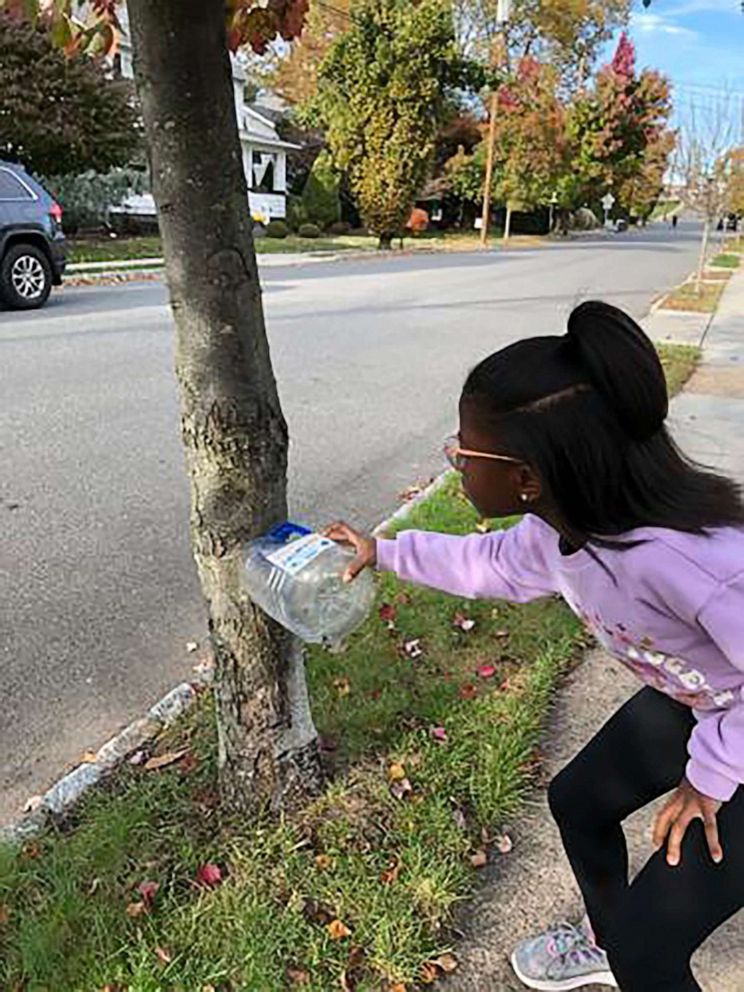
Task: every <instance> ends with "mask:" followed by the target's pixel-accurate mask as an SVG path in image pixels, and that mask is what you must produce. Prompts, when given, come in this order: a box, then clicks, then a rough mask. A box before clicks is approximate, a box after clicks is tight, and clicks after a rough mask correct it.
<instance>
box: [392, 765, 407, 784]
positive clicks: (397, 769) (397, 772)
mask: <svg viewBox="0 0 744 992" xmlns="http://www.w3.org/2000/svg"><path fill="white" fill-rule="evenodd" d="M387 774H388V778H389V779H390V781H391V782H400V780H401V779H402V778H405V777H406V770H405V768H404V767H403V765H401V764H398V762H395V761H394V762H393V764H392V765H390V767H389V768H388V773H387Z"/></svg>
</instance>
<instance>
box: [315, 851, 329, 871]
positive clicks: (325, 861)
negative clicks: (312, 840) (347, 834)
mask: <svg viewBox="0 0 744 992" xmlns="http://www.w3.org/2000/svg"><path fill="white" fill-rule="evenodd" d="M315 867H316V868H317V869H318V871H328V869H329V868H332V867H333V858H331V857H329V855H327V854H316V855H315Z"/></svg>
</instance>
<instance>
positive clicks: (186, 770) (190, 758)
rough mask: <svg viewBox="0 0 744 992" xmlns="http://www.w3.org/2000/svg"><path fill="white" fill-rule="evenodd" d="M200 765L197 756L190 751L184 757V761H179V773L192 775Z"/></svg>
mask: <svg viewBox="0 0 744 992" xmlns="http://www.w3.org/2000/svg"><path fill="white" fill-rule="evenodd" d="M198 767H199V759H198V758H197V756H196V755H195V754H194V752H193V751H189V753H188V754H187V755H186V756H185V757H184V759H183V761H181V762H180V763H179V765H178V771H179V774H181V775H191V774H192V773H193V772H195V771H196V769H197V768H198Z"/></svg>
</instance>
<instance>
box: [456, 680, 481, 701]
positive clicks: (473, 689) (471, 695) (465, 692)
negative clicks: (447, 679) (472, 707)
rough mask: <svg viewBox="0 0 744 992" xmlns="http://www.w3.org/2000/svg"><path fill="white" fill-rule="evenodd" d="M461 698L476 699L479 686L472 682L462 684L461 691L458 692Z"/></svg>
mask: <svg viewBox="0 0 744 992" xmlns="http://www.w3.org/2000/svg"><path fill="white" fill-rule="evenodd" d="M458 695H459V696H460V699H475V697H476V696H477V695H478V688H477V686H474V685H473V683H472V682H466V683H465V685H461V686H460V692H459V693H458Z"/></svg>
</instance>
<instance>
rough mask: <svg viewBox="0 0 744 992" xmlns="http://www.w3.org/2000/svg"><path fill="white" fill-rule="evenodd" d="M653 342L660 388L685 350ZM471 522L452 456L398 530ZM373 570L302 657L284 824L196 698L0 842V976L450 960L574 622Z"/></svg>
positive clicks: (563, 664)
mask: <svg viewBox="0 0 744 992" xmlns="http://www.w3.org/2000/svg"><path fill="white" fill-rule="evenodd" d="M662 357H663V360H664V363H665V368H666V369H667V372H668V374H669V375H670V388H672V387H676V385H677V384H678V383H679V381H680V379H681V376H682V374H683V370H687V371H688V372H689V371H691V369H692V367H693V364H694V358H695V353H694V349H679V348H678V347H677V346H664V348H663V349H662ZM479 524H480V522H479V520H478V518H477V515H476V513H475V511H474V510H473V509H472V508H471V507H470V505H469V504H468V502H467V501H466V499H465V497H464V495H463V494H462V491H461V489H460V487H459V479H458V477H457V476H455V475H454V474H453V475H452V476H450V478H449V479H448V480H447V482H446V483H445V485H444V486H443V487H441V488H440V489H439V490H438V491H437V492H435V493H434V494H433V495H432V496H430V497H429V498H428V499H427V500H426V501H424V502H423V503H421V504H419V505H418V506H416V507H414V508H413V510H412V514H411V516H410V517H409V518H408V519H407V520H406V521H405V522H404V523H403V524H399V525H398V528H399V529H402V528H407V527H419V528H422V529H432V530H441V531H447V532H453V533H461V534H464V533H469V532H472V531H473V530H474V529H476V527H477V526H479ZM377 584H378V600H377V606H376V609H375V610H374V611H373V613H372V615H371V617H370V618H369V620H368V621H367V623H366V624H365V626H364V627H363V628H362V629H361V631H360V632H359V633H358V634H357V635H356V636H355V637H354V638H353V640H352V641H351V643H350V644H349V645H348V648H347V650H346V651H345V652H343V653H341V654H328V653H326V652H324V651H322V650H320V649H313V650H311V651H310V652H309V655H308V681H309V687H310V693H311V697H312V702H313V710H314V713H315V717H316V721H317V724H318V727H319V730H320V733H321V735H322V741H323V747H324V752H325V755H326V758H327V761H328V766H329V774H330V781H329V785H328V788H327V791H326V793H325V794H324V795H323V797H322V798H321V799H319V800H318V801H316V802H315V803H313V804H312V805H311V806H309V808H307V809H306V810H305V811H304V812H303V813H302V814H299V815H296V816H294V817H292V818H288V819H283V820H281V821H278V822H276V821H274V822H272V821H269V820H268V819H264V820H261V821H260V822H257V823H246V822H243V821H241V820H240V819H239V818H236V817H233V816H231V815H230V814H229V813H228V812H227V811H226V810H224V809H223V808H222V807H221V805H220V802H219V798H218V796H217V794H216V789H215V760H216V759H215V754H216V741H215V730H214V718H213V713H212V708H211V702H210V696H209V694H208V693H205V694H203V695H202V696H201V697H200V701H199V702H198V703H197V705H196V706H195V707H194V708H193V709H192V710H191V711H190V713H189V714H188V715H187V716H186V717H185V718H184V719H183V720H182V721H181V722H180V723H179V724H178V725H177V726H176V727H175V728H173V729H172V730H171V731H169V732H167V733H166V734H165V735H164V736H163V737H162V738H161V739H160V740H158V741H157V742H156V745H155V747H154V749H153V753H154V754H156V755H160V756H166V755H170V756H171V757H172V758H173V760H172V762H171V763H170V764H164V765H163V766H161V767H160V768H159V769H153V770H148V769H147V767H146V765H144V764H143V763H142V762H141V761H140V763H138V764H132V763H128V764H126V765H125V766H124V767H123V768H122V769H121V770H120V772H119V773H117V775H116V776H115V777H114V778H112V779H111V780H110V781H109V782H108V783H107V784H106V785H105V786H104V787H102V788H99V789H97V790H95V791H94V792H93V793H92V794H91V795H90V796H89V797H88V798H87V799H86V800H85V801H84V802H83V803H82V804H81V805H80V806H79V807H78V808H77V809H76V810H75V812H74V813H73V814H72V815H71V816H70V817H69V819H68V820H66V821H65V822H63V823H60V824H58V826H57V827H56V829H53V830H49V831H48V832H46V833H45V834H43V835H41V836H39V837H38V838H37V839H36V840H33V841H30V842H28V843H27V844H26V845H25V846H24V847H23V848H22V849H20V850H12V849H9V848H0V988H2V989H8V990H21V989H23V990H26V989H27V990H29V992H30V990H34V992H42V990H48V992H97V990H102V989H108V990H109V992H114V990H115V992H166V990H168V992H176V990H178V992H210V990H211V992H239V990H240V992H243V990H245V992H264V990H265V992H274V990H284V989H296V988H299V989H302V990H309V992H326V990H328V992H330V990H338V989H355V990H356V992H383V990H385V992H403V990H404V989H406V988H413V987H414V985H418V984H427V983H429V982H430V981H432V980H434V979H435V978H437V977H440V976H442V975H444V974H445V973H447V972H448V971H450V970H452V969H453V968H455V967H456V958H455V957H454V956H453V953H452V951H453V947H452V941H453V936H452V934H451V933H450V932H449V931H448V924H449V923H450V921H451V916H452V912H453V909H454V908H455V906H457V905H458V903H459V902H460V901H461V900H462V899H464V898H466V897H467V896H468V894H469V893H470V892H471V891H472V890H473V887H474V885H475V884H476V880H477V873H478V870H479V867H480V866H482V865H483V864H484V863H485V862H487V861H488V860H496V859H499V858H508V857H510V856H511V855H510V853H509V849H510V838H509V836H508V831H507V827H506V825H507V823H508V821H509V819H510V818H511V817H512V816H513V815H514V813H515V812H516V811H517V810H518V808H519V805H520V801H521V799H522V798H523V796H524V795H525V792H526V791H527V790H528V789H529V788H530V785H531V783H532V782H533V780H534V778H535V775H536V774H537V773H538V771H539V767H540V755H539V751H538V749H537V745H538V743H539V739H540V734H541V728H542V726H543V724H544V720H545V716H546V714H547V712H548V709H549V706H550V703H551V700H552V699H553V697H554V693H555V688H556V683H557V682H558V681H559V680H560V678H561V676H562V674H563V673H564V672H565V671H566V670H567V668H568V667H569V666H570V665H571V663H572V660H573V659H575V658H576V657H577V655H578V652H579V650H580V649H581V647H582V646H583V644H584V640H583V636H584V635H583V633H582V630H581V628H580V626H579V623H578V621H577V620H576V619H575V618H574V616H573V615H572V614H571V613H570V612H569V611H568V610H567V609H566V608H565V606H564V605H563V604H562V603H560V602H558V601H556V600H552V599H549V600H545V601H542V602H539V603H534V604H530V605H528V606H510V605H508V604H503V603H496V602H485V601H475V602H471V601H463V600H461V599H459V598H457V597H450V596H446V595H444V594H442V593H438V592H435V591H432V590H428V589H423V588H416V587H412V586H409V585H407V584H405V583H402V582H399V581H398V580H397V579H395V578H394V577H392V576H390V575H382V576H379V577H378V579H377ZM179 752H180V753H181V754H180V757H178V756H177V755H178V753H179ZM147 756H148V755H145V756H142V757H147ZM138 757H139V756H138Z"/></svg>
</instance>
